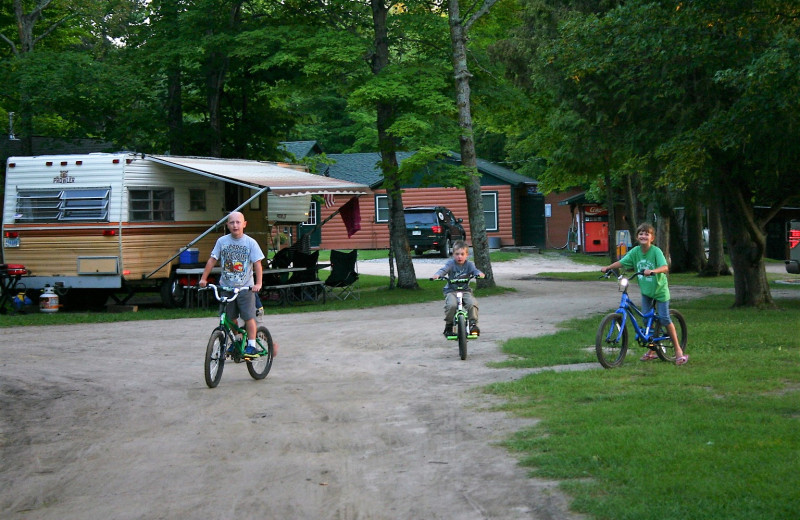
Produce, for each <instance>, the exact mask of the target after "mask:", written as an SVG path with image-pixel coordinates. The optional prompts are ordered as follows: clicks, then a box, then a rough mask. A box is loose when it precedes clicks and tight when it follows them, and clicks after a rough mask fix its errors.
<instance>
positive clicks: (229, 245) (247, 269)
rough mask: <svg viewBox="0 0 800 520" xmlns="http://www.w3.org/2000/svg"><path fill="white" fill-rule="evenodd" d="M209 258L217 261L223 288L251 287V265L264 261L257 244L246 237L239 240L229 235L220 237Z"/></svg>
mask: <svg viewBox="0 0 800 520" xmlns="http://www.w3.org/2000/svg"><path fill="white" fill-rule="evenodd" d="M211 256H212V257H214V258H216V259H217V260H219V263H220V268H221V270H222V272H221V274H220V280H219V281H220V285H222V286H223V287H252V285H253V263H254V262H260V261H261V260H263V259H264V253H262V252H261V247H260V246H259V245H258V242H256V241H255V240H253V239H252V238H250V237H249V236H247V235H243V236H242V237H241V238H239V239H235V238H233V237H232V236H231V235H225V236H223V237H220V238H219V239H217V243H216V244H215V245H214V250H213V251H211Z"/></svg>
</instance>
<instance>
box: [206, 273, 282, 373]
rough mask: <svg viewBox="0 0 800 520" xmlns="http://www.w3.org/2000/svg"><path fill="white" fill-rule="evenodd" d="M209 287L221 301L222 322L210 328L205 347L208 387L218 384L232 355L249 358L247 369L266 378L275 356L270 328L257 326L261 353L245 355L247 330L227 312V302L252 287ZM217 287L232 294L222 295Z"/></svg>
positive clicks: (236, 358) (237, 358) (238, 359)
mask: <svg viewBox="0 0 800 520" xmlns="http://www.w3.org/2000/svg"><path fill="white" fill-rule="evenodd" d="M206 288H207V289H212V290H213V291H214V297H215V298H216V299H217V301H219V325H217V327H216V328H215V329H214V330H213V331H212V332H211V337H210V338H209V339H208V346H207V347H206V359H205V376H206V384H207V385H208V387H209V388H214V387H216V386H217V385H218V384H219V381H220V379H222V369H223V368H224V367H225V360H226V359H231V360H232V361H233V362H234V363H241V362H246V363H247V371H248V372H250V375H251V376H252V377H253V379H264V378H265V377H267V374H268V373H269V370H270V368H272V357H273V355H274V353H275V351H274V346H273V343H272V336H271V335H270V333H269V330H268V329H267V328H266V327H265V326H263V325H259V326H258V328H257V329H256V338H255V339H256V347H257V348H258V354H257V355H256V356H255V357H253V356H245V353H244V349H245V348H246V347H247V330H246V328H242V327H239V325H238V323H237V322H236V320H231V319H230V318H229V317H228V314H227V312H226V305H227V304H228V303H230V302H232V301H234V300H236V298H238V296H239V294H241V293H242V292H244V291H249V290H250V288H249V287H242V288H229V287H218V286H216V285H214V284H208V286H207V287H206ZM218 289H222V290H223V291H225V292H229V293H231V294H230V295H224V294H223V295H221V294H220V293H219V291H218ZM234 334H241V339H239V340H237V339H236V336H235V335H234Z"/></svg>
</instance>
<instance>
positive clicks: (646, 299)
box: [600, 223, 689, 365]
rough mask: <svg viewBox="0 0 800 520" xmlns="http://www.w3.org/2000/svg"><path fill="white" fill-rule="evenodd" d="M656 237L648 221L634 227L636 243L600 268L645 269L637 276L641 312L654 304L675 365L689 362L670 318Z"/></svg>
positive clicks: (647, 358)
mask: <svg viewBox="0 0 800 520" xmlns="http://www.w3.org/2000/svg"><path fill="white" fill-rule="evenodd" d="M655 238H656V230H655V228H654V227H653V226H652V225H650V224H648V223H644V224H641V225H640V226H639V227H638V228H637V229H636V240H637V241H638V242H639V245H638V246H636V247H634V248H632V249H631V250H630V251H628V253H627V254H626V255H625V256H623V257H622V258H621V259H620V260H619V261H617V262H614V263H613V264H611V265H608V266H606V267H602V268H601V269H600V271H602V272H604V273H605V272H606V271H608V270H609V269H619V268H620V267H624V268H626V269H632V270H634V271H636V272H639V271H643V272H644V276H641V275H640V276H639V277H638V282H639V290H640V291H641V293H642V312H644V313H646V312H648V311H649V310H650V309H652V308H653V307H654V306H655V308H656V314H657V315H658V319H659V320H660V321H661V323H662V324H663V325H665V326H666V327H667V332H668V333H669V337H670V338H671V339H672V344H673V345H675V356H676V358H675V364H676V365H685V364H686V362H687V361H689V356H687V355H685V354H684V353H683V349H682V348H681V345H680V343H679V342H678V334H677V332H676V331H675V325H674V324H673V323H672V319H670V317H669V286H668V285H667V273H668V272H669V265H668V264H667V259H666V258H665V257H664V253H663V251H661V249H660V248H659V247H658V246H654V245H653V240H655ZM657 357H658V356H657V355H656V353H655V352H653V351H652V350H648V351H647V353H646V354H645V355H644V356H642V358H641V361H650V360H652V359H656V358H657Z"/></svg>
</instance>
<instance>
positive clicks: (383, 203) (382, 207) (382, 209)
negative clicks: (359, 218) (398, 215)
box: [375, 195, 389, 222]
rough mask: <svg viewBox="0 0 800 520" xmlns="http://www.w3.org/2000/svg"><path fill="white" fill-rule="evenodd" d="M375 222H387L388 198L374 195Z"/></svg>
mask: <svg viewBox="0 0 800 520" xmlns="http://www.w3.org/2000/svg"><path fill="white" fill-rule="evenodd" d="M375 222H389V197H388V196H386V195H375Z"/></svg>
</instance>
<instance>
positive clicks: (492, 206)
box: [481, 192, 499, 231]
mask: <svg viewBox="0 0 800 520" xmlns="http://www.w3.org/2000/svg"><path fill="white" fill-rule="evenodd" d="M481 198H482V199H483V219H484V220H485V221H486V231H498V230H499V225H498V222H497V221H498V219H497V192H490V193H481Z"/></svg>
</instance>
